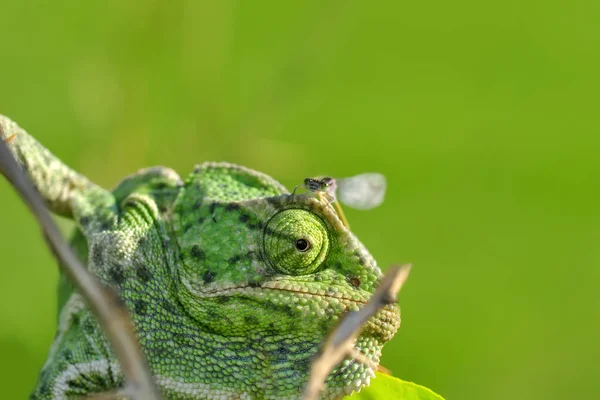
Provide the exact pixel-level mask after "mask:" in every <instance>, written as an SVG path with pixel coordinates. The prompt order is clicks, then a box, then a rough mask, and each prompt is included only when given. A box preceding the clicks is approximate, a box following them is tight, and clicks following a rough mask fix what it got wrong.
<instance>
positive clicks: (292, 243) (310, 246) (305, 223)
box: [264, 210, 329, 275]
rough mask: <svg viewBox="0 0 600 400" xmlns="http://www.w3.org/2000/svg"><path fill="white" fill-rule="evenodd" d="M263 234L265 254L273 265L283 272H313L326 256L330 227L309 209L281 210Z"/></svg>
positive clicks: (292, 273) (303, 273)
mask: <svg viewBox="0 0 600 400" xmlns="http://www.w3.org/2000/svg"><path fill="white" fill-rule="evenodd" d="M264 235H265V237H264V251H265V254H266V256H267V258H268V260H269V262H270V264H271V266H272V267H273V268H274V269H275V270H277V271H279V272H281V273H284V274H289V275H305V274H308V273H311V272H314V271H315V270H317V269H318V268H319V266H320V265H321V264H322V263H323V261H324V260H325V258H326V257H327V252H328V250H329V237H328V234H327V229H326V227H325V225H324V223H323V221H322V220H321V219H320V218H319V217H317V216H316V215H314V214H313V213H311V212H310V211H306V210H284V211H281V212H280V213H278V214H276V215H275V216H274V217H273V218H271V220H270V221H269V222H268V224H267V226H266V228H265V232H264Z"/></svg>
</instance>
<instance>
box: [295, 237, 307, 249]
mask: <svg viewBox="0 0 600 400" xmlns="http://www.w3.org/2000/svg"><path fill="white" fill-rule="evenodd" d="M296 249H298V251H301V252H305V251H307V250H308V249H310V242H309V241H308V240H306V239H298V240H296Z"/></svg>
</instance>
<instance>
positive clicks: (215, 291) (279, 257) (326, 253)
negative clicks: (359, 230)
mask: <svg viewBox="0 0 600 400" xmlns="http://www.w3.org/2000/svg"><path fill="white" fill-rule="evenodd" d="M0 128H2V129H1V134H2V139H4V140H6V139H8V138H9V137H11V138H12V139H11V140H10V142H9V143H8V142H7V144H8V146H9V148H10V149H11V151H12V153H13V155H14V156H15V158H16V159H17V161H18V163H19V164H20V166H21V167H22V168H23V170H24V172H25V173H26V174H27V175H28V176H29V178H30V179H31V181H32V182H33V184H34V185H35V187H36V188H37V190H38V191H39V193H40V194H41V196H42V198H43V199H44V200H45V202H46V204H47V206H48V208H49V209H50V210H51V211H52V212H54V213H56V214H59V215H63V216H67V217H70V218H72V219H73V220H74V221H75V224H76V226H77V233H76V234H75V237H74V239H73V247H74V249H75V250H76V251H77V252H78V254H79V255H80V257H81V258H82V259H83V260H84V261H85V262H86V264H87V265H88V268H89V270H90V271H91V272H93V273H94V274H95V275H96V276H98V277H99V278H100V279H101V281H102V282H103V283H104V284H106V285H108V286H111V287H113V288H115V289H116V290H117V291H118V293H119V297H120V298H121V299H122V300H123V302H124V303H125V305H126V306H127V308H128V310H129V311H130V313H131V317H132V319H133V322H134V326H135V328H136V331H137V335H138V339H139V341H140V344H141V346H142V348H143V351H144V353H145V355H146V357H147V360H148V362H149V364H150V367H151V370H152V372H153V374H154V376H155V379H156V382H157V384H158V385H159V387H160V388H161V390H162V392H163V394H164V396H165V397H166V398H168V399H286V398H288V399H295V398H299V397H300V396H301V393H302V390H303V387H304V385H305V384H306V382H307V380H308V373H309V367H310V363H311V359H312V358H313V356H314V355H315V353H316V352H317V351H318V349H319V346H320V344H321V343H322V341H323V339H324V338H325V336H326V334H327V333H328V332H329V331H330V330H331V328H332V327H333V326H334V325H335V323H336V321H338V320H339V318H340V317H341V316H342V315H343V314H344V313H346V312H348V311H352V310H357V309H358V308H359V307H361V306H362V305H363V304H364V303H365V302H366V301H367V300H368V298H369V297H370V295H371V294H372V293H373V291H374V289H375V288H376V287H377V285H378V282H379V280H380V278H381V276H382V274H381V271H380V269H379V268H378V267H377V265H376V262H375V260H374V259H373V257H372V256H371V255H370V254H369V252H368V251H367V249H366V248H365V247H364V246H363V245H362V244H361V242H360V241H359V240H358V239H357V238H356V237H355V236H354V234H353V233H351V232H350V231H349V230H348V229H346V228H345V227H344V225H343V224H342V223H341V221H340V219H339V218H338V216H337V215H336V213H335V211H334V210H333V208H332V207H331V205H330V204H329V203H328V202H326V201H325V202H322V201H320V200H319V199H317V198H314V196H311V195H309V194H300V195H294V194H290V193H289V192H288V191H287V190H286V188H285V187H283V186H282V185H281V184H279V183H278V182H277V181H275V180H274V179H272V178H270V177H269V176H267V175H265V174H262V173H259V172H256V171H253V170H251V169H248V168H245V167H242V166H237V165H232V164H228V163H204V164H202V165H199V166H197V167H196V168H195V169H194V170H193V172H192V173H191V174H189V176H188V177H187V179H185V180H182V179H180V177H179V175H178V174H177V173H176V172H175V171H173V170H171V169H168V168H165V167H155V168H150V169H145V170H141V171H139V172H138V173H136V174H134V175H132V176H130V177H128V178H126V179H124V180H123V181H122V182H121V183H120V184H119V185H118V186H117V187H116V188H115V189H114V190H113V191H107V190H104V189H102V188H100V187H99V186H97V185H95V184H94V183H92V182H91V181H89V180H88V179H87V178H85V177H83V176H82V175H80V174H78V173H76V172H74V171H73V170H71V169H70V168H68V167H67V166H66V165H64V164H63V163H62V162H61V161H60V160H59V159H58V158H56V157H55V156H53V155H52V154H51V153H50V152H49V151H48V150H46V149H45V148H44V147H43V146H41V145H40V144H39V143H38V142H37V141H36V140H35V139H33V138H32V137H31V136H30V135H28V134H27V133H26V132H25V131H23V130H22V129H21V128H20V127H18V126H17V125H16V124H15V123H14V122H12V121H10V120H8V119H7V118H5V117H1V116H0ZM15 134H16V137H12V136H13V135H15ZM59 297H60V300H59V303H60V314H59V318H58V328H57V333H56V337H55V339H54V342H53V344H52V347H51V349H50V351H49V355H48V358H47V361H46V363H45V364H44V366H43V367H42V369H41V372H40V376H39V380H38V383H37V386H36V387H35V389H34V391H33V393H32V395H31V398H32V399H66V398H77V397H81V396H86V395H89V394H95V393H104V392H108V391H111V390H115V389H118V388H120V387H122V386H123V385H124V378H123V374H122V373H121V370H120V367H119V363H118V361H117V360H116V358H115V356H114V354H113V352H112V350H111V348H110V345H109V343H108V342H107V340H106V338H105V337H104V335H103V333H102V331H101V328H100V327H99V325H98V323H97V322H96V320H95V318H94V316H93V315H92V314H91V312H90V311H89V310H88V308H87V307H86V306H85V304H84V302H83V299H82V297H81V296H80V295H79V294H78V293H77V292H76V291H73V290H72V289H71V288H70V286H69V284H68V283H67V282H66V281H65V280H64V278H62V279H61V282H60V296H59ZM399 324H400V315H399V308H398V306H397V305H390V306H386V307H385V308H384V309H382V310H381V311H379V312H378V314H377V315H376V316H375V317H374V318H372V319H371V320H370V321H369V322H368V324H367V325H366V326H365V328H364V330H363V332H362V334H361V335H360V337H359V338H358V340H357V343H356V348H357V350H358V351H360V352H362V353H363V354H364V355H365V356H366V357H367V358H368V359H370V360H371V361H372V365H371V366H367V365H364V364H361V363H359V362H357V361H355V360H352V359H346V360H345V361H343V363H342V364H340V365H339V366H338V367H337V368H336V369H335V370H334V371H333V372H332V373H331V375H330V376H329V377H328V379H327V381H326V389H325V391H324V392H323V394H322V395H323V397H324V398H340V397H342V396H343V395H345V394H347V393H351V392H352V391H354V390H357V389H360V388H361V387H363V386H365V385H368V384H369V379H370V377H372V376H373V370H372V367H373V365H377V364H378V362H379V357H380V355H381V349H382V346H383V344H384V343H385V342H387V341H389V340H390V339H391V338H392V336H393V335H394V334H395V332H396V330H397V329H398V327H399Z"/></svg>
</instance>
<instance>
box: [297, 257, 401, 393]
mask: <svg viewBox="0 0 600 400" xmlns="http://www.w3.org/2000/svg"><path fill="white" fill-rule="evenodd" d="M411 267H412V266H411V265H410V264H406V265H403V266H401V267H398V266H392V267H390V268H389V269H388V270H387V272H386V274H385V276H384V277H383V279H382V281H381V284H380V285H379V287H378V288H377V290H375V293H373V296H371V298H370V299H369V301H368V302H367V304H365V306H364V307H362V308H361V309H360V310H358V311H355V312H351V313H349V314H348V315H346V317H345V318H344V319H343V320H342V321H341V322H340V324H339V325H338V326H337V327H336V328H335V329H334V330H333V331H332V332H331V333H330V334H329V335H328V336H327V338H326V339H325V341H324V342H323V347H322V349H321V350H320V352H319V353H318V355H317V357H316V358H315V360H314V361H313V362H312V365H311V371H310V376H309V378H308V383H307V384H306V388H305V390H304V396H303V399H304V400H313V399H316V398H317V396H318V395H319V393H320V392H321V389H322V388H323V385H324V383H325V380H326V379H327V377H328V376H329V374H330V373H331V371H332V370H333V368H335V366H336V365H337V364H339V363H340V362H341V361H342V360H343V359H344V358H345V357H347V356H350V357H352V356H353V355H354V353H355V350H354V347H353V346H354V341H355V340H356V338H357V337H358V335H359V334H360V332H361V330H362V328H363V326H364V325H365V324H366V323H367V321H368V320H369V318H371V317H372V316H373V315H375V314H376V313H377V311H379V309H380V308H381V307H383V306H385V305H387V304H393V303H395V302H396V301H397V299H396V295H397V294H398V292H399V291H400V288H401V287H402V285H403V284H404V282H405V281H406V279H407V278H408V274H409V273H410V269H411Z"/></svg>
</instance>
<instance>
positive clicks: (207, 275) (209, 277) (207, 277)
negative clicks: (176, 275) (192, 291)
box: [202, 270, 216, 283]
mask: <svg viewBox="0 0 600 400" xmlns="http://www.w3.org/2000/svg"><path fill="white" fill-rule="evenodd" d="M215 276H216V274H215V273H214V272H213V271H211V270H208V271H205V272H204V273H203V274H202V281H204V283H211V282H213V281H214V280H215Z"/></svg>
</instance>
